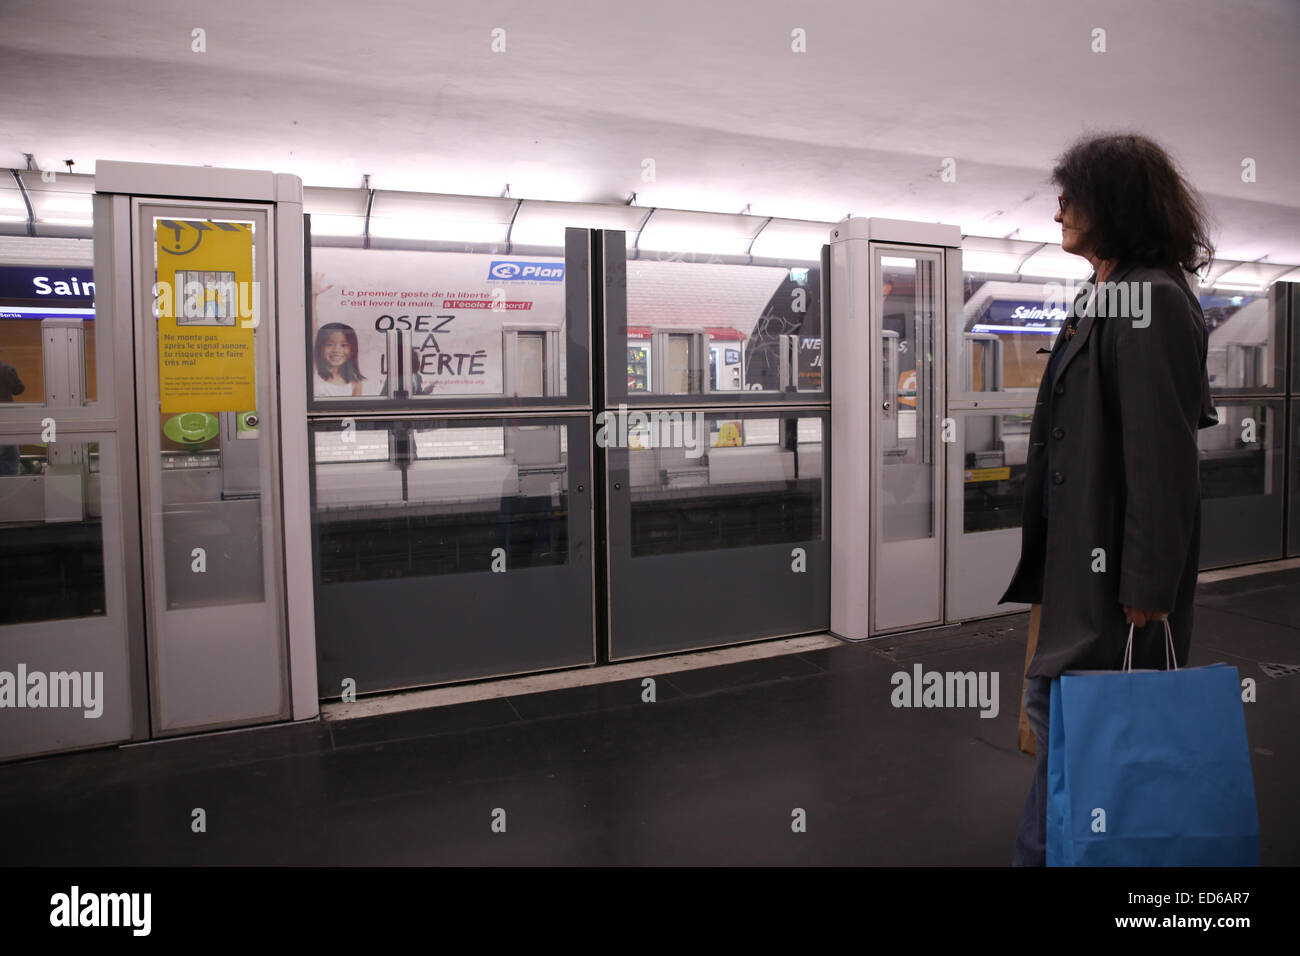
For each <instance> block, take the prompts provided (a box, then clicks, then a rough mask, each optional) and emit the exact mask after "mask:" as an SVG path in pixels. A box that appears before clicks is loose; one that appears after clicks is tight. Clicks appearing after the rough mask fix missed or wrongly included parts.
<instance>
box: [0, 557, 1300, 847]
mask: <svg viewBox="0 0 1300 956" xmlns="http://www.w3.org/2000/svg"><path fill="white" fill-rule="evenodd" d="M1027 620H1028V615H1025V614H1020V615H1015V616H1011V617H1004V618H1000V619H996V620H991V621H983V622H977V623H973V624H968V625H964V626H960V627H954V628H946V629H941V630H935V631H928V632H920V633H917V634H912V635H905V636H896V637H891V638H889V639H885V640H880V641H873V642H868V643H863V644H856V645H847V644H846V645H839V646H835V647H833V648H829V649H821V650H811V651H804V652H801V653H794V654H786V655H782V656H777V657H771V658H767V659H762V660H749V661H743V662H740V663H735V664H728V665H725V666H718V667H710V668H706V669H694V670H685V671H680V672H674V673H668V674H658V675H657V676H656V678H655V679H656V690H657V700H656V702H654V703H645V702H643V701H642V684H641V681H640V680H639V679H637V678H635V677H634V678H632V679H625V680H620V681H618V682H616V683H608V684H600V685H595V686H583V687H572V688H567V689H563V690H555V691H549V692H544V693H531V694H525V695H521V696H514V697H497V698H494V699H487V700H478V701H471V702H466V703H460V704H454V705H450V706H446V707H439V708H433V709H426V710H416V711H407V712H402V713H395V714H390V715H386V716H378V717H368V718H363V719H356V720H348V721H323V722H319V723H311V724H302V725H296V726H286V727H276V728H268V729H262V730H256V731H251V732H243V733H236V734H225V735H218V736H208V737H204V738H193V739H188V740H180V741H171V742H164V743H158V744H149V745H143V746H134V747H128V748H122V749H116V750H103V751H96V752H90V753H83V754H72V755H63V756H58V757H52V758H46V759H41V760H34V761H29V762H26V763H19V764H10V765H7V766H0V845H2V846H4V847H5V851H6V853H5V856H6V859H5V862H6V863H8V864H11V865H23V864H66V865H98V864H217V865H231V864H253V865H257V864H527V865H533V864H681V863H685V864H784V863H791V864H868V865H871V864H902V865H918V866H932V865H990V866H1002V865H1006V864H1008V863H1009V862H1010V858H1011V847H1012V841H1013V838H1014V833H1015V828H1016V821H1017V818H1018V815H1019V812H1020V808H1021V805H1022V803H1023V800H1024V796H1025V792H1026V788H1027V787H1028V784H1029V779H1030V776H1031V773H1032V769H1033V763H1032V759H1031V758H1030V757H1028V756H1025V755H1023V754H1021V753H1019V751H1018V750H1017V749H1016V718H1017V713H1018V706H1019V700H1018V699H1019V692H1020V674H1021V672H1022V668H1023V661H1024V641H1025V629H1026V624H1027ZM1219 660H1224V661H1228V662H1231V663H1233V664H1235V665H1236V666H1237V667H1238V668H1239V669H1240V672H1241V674H1242V676H1243V677H1247V676H1249V677H1254V678H1255V679H1256V681H1257V682H1258V687H1259V700H1258V702H1256V703H1253V704H1249V705H1247V707H1246V715H1247V727H1248V732H1249V736H1250V743H1251V747H1252V750H1253V761H1254V771H1255V783H1256V789H1257V795H1258V803H1259V812H1260V820H1261V829H1262V838H1261V862H1262V863H1264V864H1265V865H1278V864H1287V865H1296V864H1300V813H1297V810H1300V759H1298V756H1297V748H1298V747H1300V673H1298V674H1293V675H1291V676H1284V677H1270V676H1267V675H1266V674H1265V672H1264V671H1263V670H1262V669H1261V667H1260V665H1261V664H1264V663H1281V664H1300V569H1290V570H1283V571H1275V572H1271V573H1265V574H1258V575H1254V576H1249V577H1238V578H1233V579H1231V580H1226V581H1219V582H1215V583H1204V584H1202V587H1201V589H1200V594H1199V597H1198V612H1197V623H1196V635H1195V638H1194V640H1193V645H1192V661H1191V663H1192V664H1205V663H1211V662H1214V661H1219ZM915 662H920V663H922V664H923V665H924V666H925V668H926V669H931V668H934V669H940V670H963V671H964V670H975V671H996V672H998V673H999V675H1000V681H999V713H998V715H997V717H996V718H992V719H987V718H981V717H980V716H979V712H978V710H976V709H967V710H956V709H948V710H944V709H929V710H927V709H896V708H894V707H893V706H891V704H890V693H891V691H892V689H893V688H892V686H891V684H890V675H891V674H892V673H894V672H895V671H896V670H899V669H900V668H901V667H905V668H906V669H908V670H910V669H911V666H912V664H913V663H915ZM198 807H201V808H203V809H204V810H205V811H206V816H207V832H206V833H201V834H196V833H194V832H192V830H191V825H190V822H191V813H192V810H193V809H194V808H198ZM498 808H499V809H501V810H504V811H505V821H506V829H505V832H504V833H495V832H493V830H492V820H493V813H494V811H495V810H497V809H498ZM795 808H801V809H803V810H804V811H805V812H806V818H807V832H805V833H800V834H796V833H792V831H791V819H792V812H793V811H794V810H795Z"/></svg>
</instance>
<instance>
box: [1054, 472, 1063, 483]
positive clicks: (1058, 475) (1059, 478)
mask: <svg viewBox="0 0 1300 956" xmlns="http://www.w3.org/2000/svg"><path fill="white" fill-rule="evenodd" d="M1052 481H1054V482H1056V483H1057V484H1058V485H1063V484H1065V475H1063V474H1061V473H1060V472H1059V471H1058V472H1056V474H1054V475H1052Z"/></svg>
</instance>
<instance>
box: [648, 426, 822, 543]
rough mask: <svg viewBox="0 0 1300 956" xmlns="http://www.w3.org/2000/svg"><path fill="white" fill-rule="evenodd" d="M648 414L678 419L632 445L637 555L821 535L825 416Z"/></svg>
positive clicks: (777, 541)
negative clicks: (754, 416)
mask: <svg viewBox="0 0 1300 956" xmlns="http://www.w3.org/2000/svg"><path fill="white" fill-rule="evenodd" d="M650 414H652V415H653V414H660V415H662V416H665V417H668V416H677V417H676V418H675V419H670V420H668V421H664V420H660V419H652V420H651V423H650V424H649V425H648V426H643V427H641V428H639V429H633V430H632V431H633V434H630V435H629V438H628V441H627V446H628V449H629V451H628V472H629V476H628V480H629V483H630V485H631V491H632V496H631V504H632V555H633V557H642V556H646V555H656V554H674V553H680V552H686V551H712V550H719V549H724V548H744V547H752V546H756V545H765V544H778V543H783V542H787V541H813V540H817V539H819V538H820V537H821V534H822V531H821V528H822V494H823V492H822V484H823V482H822V474H823V465H824V457H823V450H822V449H823V446H822V420H821V418H819V417H814V416H808V417H803V418H796V417H793V416H791V417H788V418H748V417H740V418H724V417H721V416H716V415H706V414H705V413H703V412H664V413H650ZM629 417H631V416H629Z"/></svg>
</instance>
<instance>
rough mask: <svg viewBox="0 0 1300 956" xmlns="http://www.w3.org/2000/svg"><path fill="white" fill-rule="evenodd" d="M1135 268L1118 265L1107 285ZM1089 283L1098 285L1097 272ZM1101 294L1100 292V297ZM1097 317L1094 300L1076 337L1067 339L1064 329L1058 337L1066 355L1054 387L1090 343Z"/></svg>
mask: <svg viewBox="0 0 1300 956" xmlns="http://www.w3.org/2000/svg"><path fill="white" fill-rule="evenodd" d="M1134 268H1135V266H1134V264H1133V263H1128V264H1126V265H1125V264H1121V265H1118V266H1116V267H1115V269H1114V270H1113V271H1112V272H1111V274H1110V275H1109V276H1107V277H1106V282H1107V283H1112V282H1119V281H1120V280H1121V279H1123V278H1124V276H1126V275H1128V274H1129V273H1130V272H1132V271H1133V269H1134ZM1088 282H1089V284H1092V285H1095V284H1096V282H1097V274H1096V273H1095V272H1094V273H1093V274H1092V275H1091V276H1089V277H1088ZM1087 294H1088V293H1087V292H1086V291H1081V292H1080V293H1079V295H1078V296H1076V297H1075V300H1074V304H1075V307H1076V308H1078V307H1079V300H1080V299H1082V298H1084V297H1085V296H1086V295H1087ZM1100 294H1101V293H1100V291H1099V292H1098V295H1100ZM1096 317H1097V300H1096V298H1094V299H1093V304H1092V307H1091V308H1090V309H1088V311H1087V314H1085V315H1084V316H1083V317H1082V318H1080V319H1079V324H1078V326H1077V327H1076V328H1075V330H1074V337H1073V338H1071V339H1065V331H1064V329H1062V331H1061V333H1060V334H1059V335H1058V336H1057V337H1056V338H1057V344H1056V347H1057V348H1064V349H1065V355H1064V356H1063V357H1062V358H1061V364H1060V365H1058V366H1057V367H1056V374H1055V375H1053V376H1052V384H1053V385H1055V384H1056V382H1057V381H1058V380H1059V379H1060V377H1061V375H1062V374H1063V373H1064V372H1065V367H1066V366H1067V365H1069V364H1070V360H1071V359H1073V358H1074V357H1075V356H1076V355H1078V354H1079V352H1080V351H1081V350H1082V349H1083V346H1084V343H1085V342H1087V341H1088V336H1089V335H1091V334H1092V327H1093V325H1095V324H1096ZM1062 339H1065V342H1064V344H1062V342H1061V340H1062Z"/></svg>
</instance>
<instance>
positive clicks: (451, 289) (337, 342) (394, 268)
mask: <svg viewBox="0 0 1300 956" xmlns="http://www.w3.org/2000/svg"><path fill="white" fill-rule="evenodd" d="M311 256H312V282H311V300H312V313H311V319H312V334H313V348H312V368H311V371H312V375H311V379H312V383H313V389H312V394H313V395H314V397H315V398H316V399H318V400H325V401H328V400H333V399H354V400H355V399H357V398H372V399H379V398H390V397H391V398H413V399H421V398H428V399H434V400H436V399H437V398H440V397H444V396H445V397H465V396H474V395H480V396H488V395H504V393H505V387H506V383H505V378H504V373H505V363H504V361H503V349H504V345H505V333H506V330H507V329H516V330H529V331H542V330H551V329H554V330H558V331H559V342H560V343H561V345H560V347H559V348H558V349H557V350H556V351H558V353H559V355H558V357H548V361H554V360H556V358H558V361H559V363H560V365H559V378H558V380H559V381H560V382H561V383H562V382H563V381H564V347H563V343H564V341H565V334H564V316H565V309H564V304H565V300H564V262H563V261H557V260H551V259H536V258H527V257H519V256H508V255H479V254H467V253H456V252H413V251H404V250H400V251H399V250H388V249H340V248H331V247H314V248H313V249H312V253H311ZM399 353H400V354H399ZM390 364H391V365H393V366H394V367H393V368H390V367H389V366H390Z"/></svg>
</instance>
